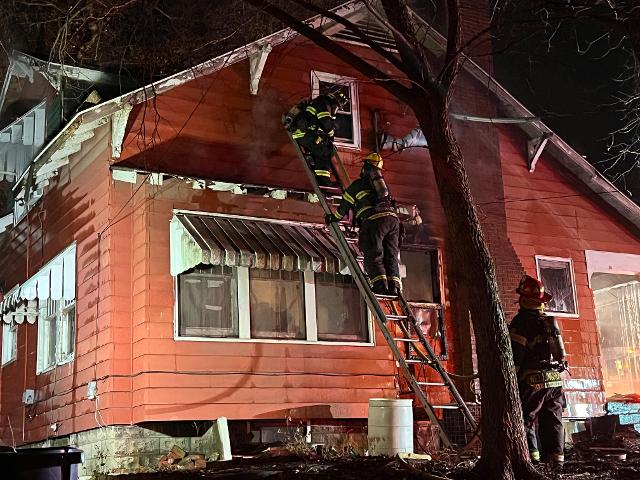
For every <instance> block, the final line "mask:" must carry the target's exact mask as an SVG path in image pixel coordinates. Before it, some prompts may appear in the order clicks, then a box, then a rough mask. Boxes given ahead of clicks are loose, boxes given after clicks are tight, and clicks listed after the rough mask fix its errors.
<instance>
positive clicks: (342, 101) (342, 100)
mask: <svg viewBox="0 0 640 480" xmlns="http://www.w3.org/2000/svg"><path fill="white" fill-rule="evenodd" d="M327 97H329V99H331V103H333V104H334V105H337V106H338V109H339V110H344V108H345V107H346V106H347V105H348V104H349V99H348V98H347V96H346V95H345V94H344V92H342V90H336V91H334V92H331V93H329V94H327Z"/></svg>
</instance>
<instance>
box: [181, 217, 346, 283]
mask: <svg viewBox="0 0 640 480" xmlns="http://www.w3.org/2000/svg"><path fill="white" fill-rule="evenodd" d="M170 243H171V274H172V275H173V276H177V275H178V274H180V273H182V272H184V271H186V270H189V269H190V268H193V267H195V266H196V265H199V264H205V265H226V266H243V267H250V268H261V269H269V270H289V271H293V270H299V271H313V272H328V273H340V272H342V273H348V270H347V267H346V264H345V263H344V262H343V261H342V259H341V258H340V254H339V253H338V248H337V246H336V244H335V242H334V241H333V239H332V238H331V236H330V234H329V232H328V231H327V230H326V229H325V228H324V226H320V225H313V224H302V223H294V222H284V221H275V220H274V221H266V220H260V219H255V218H246V217H232V216H220V215H212V214H191V213H176V214H175V215H174V217H173V220H172V221H171V241H170Z"/></svg>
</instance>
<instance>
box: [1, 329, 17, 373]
mask: <svg viewBox="0 0 640 480" xmlns="http://www.w3.org/2000/svg"><path fill="white" fill-rule="evenodd" d="M17 337H18V325H16V324H15V323H12V324H10V325H9V324H6V323H3V324H2V363H3V364H5V363H8V362H10V361H11V360H15V358H16V347H17V345H16V343H17Z"/></svg>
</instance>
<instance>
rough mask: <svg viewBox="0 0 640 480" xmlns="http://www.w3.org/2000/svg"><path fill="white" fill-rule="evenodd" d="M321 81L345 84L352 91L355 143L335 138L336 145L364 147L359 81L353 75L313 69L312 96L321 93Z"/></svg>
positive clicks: (349, 147)
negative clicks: (361, 129)
mask: <svg viewBox="0 0 640 480" xmlns="http://www.w3.org/2000/svg"><path fill="white" fill-rule="evenodd" d="M320 82H329V83H335V84H338V85H345V86H348V87H349V90H350V91H351V116H352V118H353V143H350V142H342V141H340V140H335V141H334V142H333V143H334V144H335V145H336V147H341V148H344V149H351V150H360V149H361V148H362V132H361V131H360V102H359V101H358V81H357V80H356V79H355V78H352V77H345V76H342V75H336V74H334V73H326V72H317V71H315V70H311V97H312V98H315V97H317V96H318V95H319V94H320Z"/></svg>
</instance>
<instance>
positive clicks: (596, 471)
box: [113, 448, 640, 480]
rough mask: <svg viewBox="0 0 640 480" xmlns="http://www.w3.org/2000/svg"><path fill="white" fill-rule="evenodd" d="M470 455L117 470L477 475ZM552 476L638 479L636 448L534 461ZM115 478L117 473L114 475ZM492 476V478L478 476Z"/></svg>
mask: <svg viewBox="0 0 640 480" xmlns="http://www.w3.org/2000/svg"><path fill="white" fill-rule="evenodd" d="M473 463H474V461H473V460H470V459H462V458H460V457H457V456H449V457H446V458H444V457H443V458H441V459H438V460H432V461H408V462H405V461H403V460H400V459H398V458H385V457H363V456H354V457H347V458H336V459H326V458H320V457H313V456H311V457H305V458H303V457H291V456H288V457H286V456H285V457H273V458H269V457H258V458H241V459H234V460H232V461H229V462H215V463H210V464H209V465H208V466H207V468H206V469H203V470H192V471H166V472H154V473H138V474H131V475H124V476H123V475H120V476H118V478H119V479H122V480H125V479H126V480H195V479H198V480H203V479H225V480H259V479H271V480H290V479H296V480H298V479H309V480H312V479H313V480H329V479H331V480H335V479H344V480H388V479H394V480H441V479H442V480H445V479H451V480H467V479H468V480H479V479H480V477H478V476H475V475H473V474H472V473H471V468H472V466H473ZM538 468H539V469H540V470H541V471H542V472H544V473H547V474H548V476H549V478H551V479H556V480H640V452H628V453H627V459H626V460H625V461H621V460H613V459H610V458H607V456H606V455H603V454H602V453H601V452H593V451H590V450H588V449H579V448H574V449H573V450H572V451H569V452H568V454H567V462H566V463H565V466H564V469H563V471H562V472H551V471H550V470H548V469H547V468H546V466H544V465H541V466H540V467H538ZM113 478H114V479H115V477H113ZM482 480H490V479H482Z"/></svg>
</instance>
